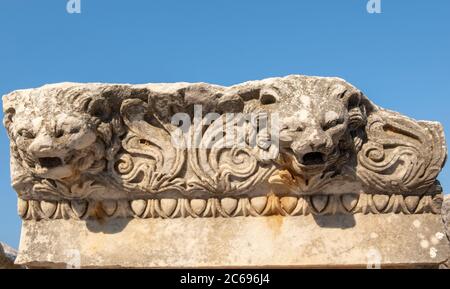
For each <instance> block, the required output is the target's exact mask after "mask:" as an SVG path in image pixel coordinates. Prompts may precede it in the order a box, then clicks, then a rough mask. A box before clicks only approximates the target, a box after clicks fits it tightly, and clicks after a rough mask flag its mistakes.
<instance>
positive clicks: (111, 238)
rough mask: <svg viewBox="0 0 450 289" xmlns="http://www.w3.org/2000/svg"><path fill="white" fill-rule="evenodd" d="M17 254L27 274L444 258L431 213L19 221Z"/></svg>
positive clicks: (410, 263) (410, 262) (401, 263)
mask: <svg viewBox="0 0 450 289" xmlns="http://www.w3.org/2000/svg"><path fill="white" fill-rule="evenodd" d="M61 232H64V234H61ZM20 247H21V252H20V254H19V257H18V260H17V262H18V263H20V264H26V265H28V266H31V267H33V266H45V267H66V266H67V264H68V265H69V267H77V266H81V267H285V266H290V267H347V266H349V267H361V268H366V267H379V266H381V268H388V267H427V266H431V267H433V266H434V267H436V268H437V267H438V264H440V263H442V262H443V261H445V260H446V259H447V257H448V255H449V254H450V247H449V243H448V241H447V239H446V238H445V236H444V233H443V226H442V222H441V220H440V216H439V215H433V214H423V215H403V214H378V215H372V214H371V215H363V214H357V215H332V216H311V215H309V216H298V217H283V216H269V217H264V218H253V217H235V218H196V219H192V218H183V219H181V218H180V219H146V220H141V219H111V220H109V221H104V222H99V221H95V220H88V221H86V222H83V221H75V220H70V221H65V220H53V221H39V222H37V221H25V222H24V226H23V233H22V240H21V244H20Z"/></svg>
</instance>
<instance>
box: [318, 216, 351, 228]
mask: <svg viewBox="0 0 450 289" xmlns="http://www.w3.org/2000/svg"><path fill="white" fill-rule="evenodd" d="M314 221H316V224H317V225H319V226H320V227H321V228H341V229H349V228H353V227H354V226H355V225H356V222H355V217H354V216H353V215H347V214H337V215H326V216H314Z"/></svg>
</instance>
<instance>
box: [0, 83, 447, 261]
mask: <svg viewBox="0 0 450 289" xmlns="http://www.w3.org/2000/svg"><path fill="white" fill-rule="evenodd" d="M3 111H4V125H5V127H6V129H7V132H8V135H9V138H10V140H11V177H12V185H13V187H14V189H15V190H16V191H17V193H18V196H19V201H18V210H19V215H20V216H21V217H22V219H23V229H22V240H21V246H20V252H19V256H18V260H16V262H17V263H21V264H27V265H30V264H31V265H33V264H34V265H35V266H38V267H39V266H64V264H66V265H67V264H69V263H70V262H71V261H70V260H72V259H73V258H72V257H73V254H75V255H76V256H78V257H76V258H75V259H76V260H78V261H77V262H78V263H79V265H80V266H83V267H113V266H125V267H199V266H202V267H214V266H221V267H224V266H225V267H226V266H243V267H245V266H300V267H301V266H323V267H326V266H336V267H339V266H344V265H345V266H355V267H358V266H366V264H368V263H370V262H369V261H368V259H367V258H369V257H367V256H372V255H374V254H375V253H376V254H378V255H379V257H380V260H381V261H380V262H379V263H380V264H381V265H380V266H400V265H402V266H403V265H405V264H406V265H408V264H411V266H413V265H414V266H416V265H417V266H422V265H423V266H428V265H436V264H439V263H443V262H445V261H446V259H448V256H449V245H448V240H447V239H446V237H445V233H444V235H442V232H444V231H443V226H442V222H441V219H440V218H441V217H440V210H441V203H442V189H441V187H440V185H439V182H438V181H437V179H436V178H437V176H438V174H439V172H440V170H441V168H442V167H443V165H444V163H445V160H446V155H447V149H446V143H445V137H444V132H443V128H442V126H441V125H440V124H439V123H437V122H430V121H416V120H414V119H411V118H408V117H406V116H403V115H401V114H399V113H396V112H393V111H389V110H386V109H383V108H380V107H379V106H377V105H375V104H374V103H372V102H371V101H370V100H369V99H368V98H367V97H366V96H365V95H364V94H363V93H362V92H361V91H360V90H358V89H357V88H355V87H354V86H352V85H351V84H349V83H347V82H345V81H344V80H342V79H339V78H327V77H309V76H301V75H291V76H287V77H283V78H269V79H265V80H260V81H249V82H245V83H242V84H238V85H234V86H230V87H224V86H218V85H212V84H206V83H171V84H166V83H163V84H145V85H127V84H100V83H91V84H79V83H61V84H53V85H45V86H43V87H41V88H37V89H27V90H19V91H15V92H12V93H10V94H8V95H6V96H4V97H3ZM399 226H400V227H399ZM242 228H246V229H245V230H242ZM417 230H424V231H420V232H419V231H417ZM398 233H401V234H403V236H402V237H399V236H398ZM442 236H444V237H442ZM202 238H203V239H202ZM364 238H368V239H367V240H366V239H364ZM37 240H38V241H37ZM262 240H265V241H262ZM391 241H392V242H393V243H391ZM261 242H263V243H264V242H266V243H264V246H263V247H261V246H262V245H261V244H260V243H261ZM336 242H337V243H336ZM106 243H107V244H106ZM125 244H126V246H127V252H128V253H129V254H130V255H123V254H125V253H124V252H123V248H122V247H121V246H122V245H123V246H125ZM245 244H248V246H249V247H245V246H246V245H245ZM336 244H339V246H340V247H339V246H338V247H339V248H335V247H336ZM367 244H370V246H368V245H367ZM252 246H256V247H255V248H253V249H252ZM355 246H356V247H359V248H357V249H352V248H355ZM406 247H407V248H408V250H406V249H405V248H406ZM329 248H334V249H333V252H331V251H330V249H329ZM347 249H348V250H350V253H349V252H348V251H345V250H347ZM68 250H69V253H67V252H68ZM339 250H343V252H345V254H337V253H336V252H339ZM351 250H353V251H351ZM370 250H372V251H370ZM410 250H413V252H411V251H410ZM414 250H415V251H417V252H415V251H414ZM121 251H122V253H121ZM74 252H75V253H74ZM351 252H354V254H352V253H351ZM370 252H372V253H370ZM374 252H375V253H374ZM377 252H378V253H377ZM388 252H389V253H388ZM133 254H134V255H133ZM371 254H372V255H371ZM376 254H375V255H376ZM71 256H72V257H71ZM136 256H141V257H140V258H137V257H136ZM71 258H72V259H71ZM77 262H75V263H77ZM78 263H77V264H78Z"/></svg>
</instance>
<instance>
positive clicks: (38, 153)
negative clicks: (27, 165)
mask: <svg viewBox="0 0 450 289" xmlns="http://www.w3.org/2000/svg"><path fill="white" fill-rule="evenodd" d="M28 152H29V153H30V154H31V155H33V156H35V157H46V156H49V155H51V154H52V153H54V145H53V140H52V138H51V137H50V136H49V135H41V136H37V137H36V138H35V139H34V140H33V142H32V143H31V144H30V146H29V147H28Z"/></svg>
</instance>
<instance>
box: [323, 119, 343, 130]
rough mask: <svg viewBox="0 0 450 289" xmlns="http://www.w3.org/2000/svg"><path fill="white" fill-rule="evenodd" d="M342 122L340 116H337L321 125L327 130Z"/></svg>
mask: <svg viewBox="0 0 450 289" xmlns="http://www.w3.org/2000/svg"><path fill="white" fill-rule="evenodd" d="M342 123H344V120H343V119H342V118H337V119H333V120H329V121H327V122H326V123H325V124H324V125H323V130H325V131H326V130H329V129H331V128H333V127H336V126H338V125H340V124H342Z"/></svg>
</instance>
